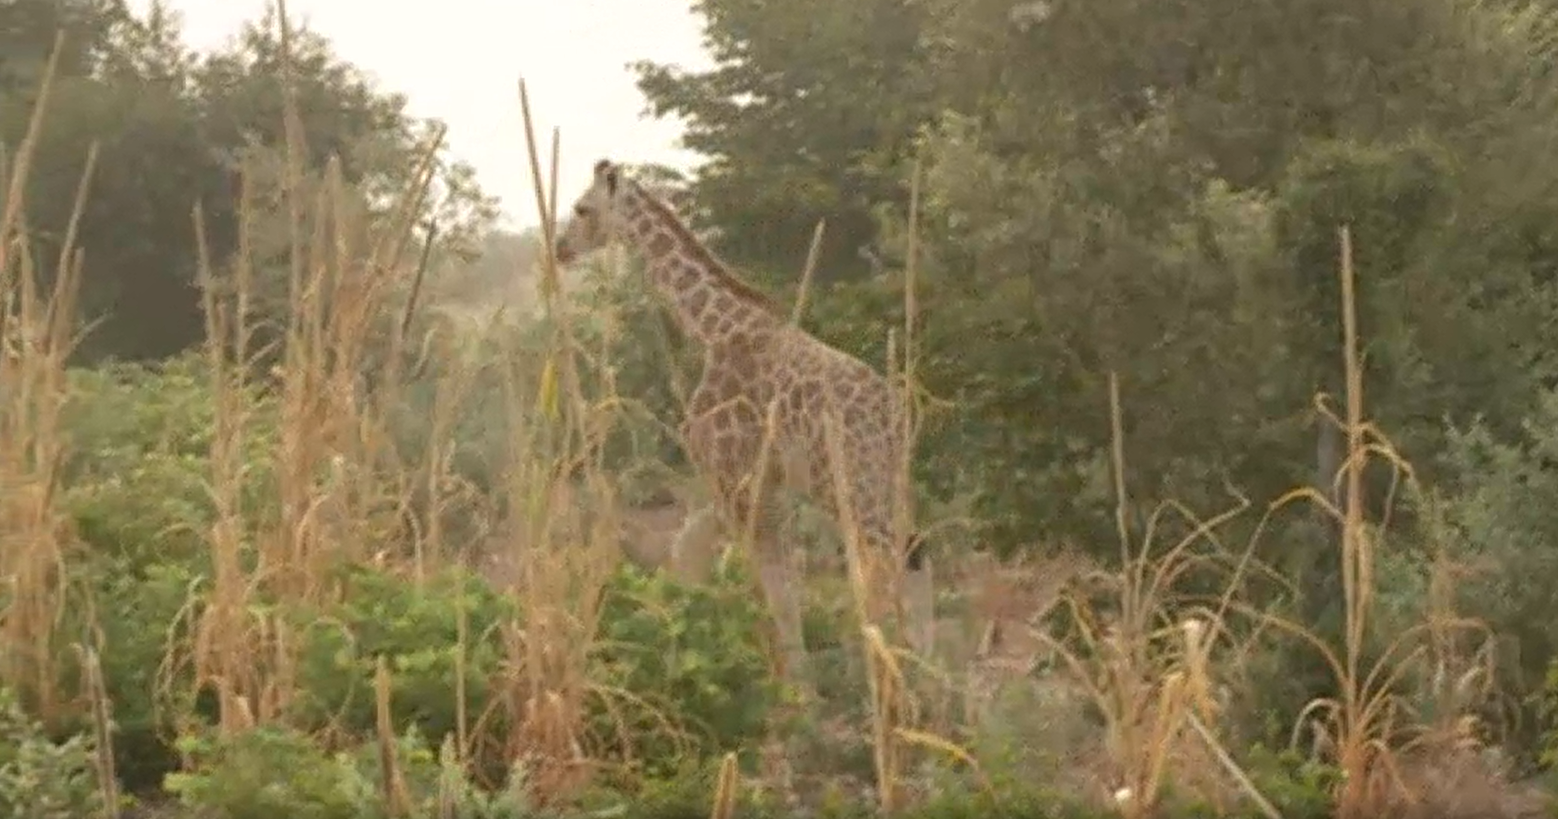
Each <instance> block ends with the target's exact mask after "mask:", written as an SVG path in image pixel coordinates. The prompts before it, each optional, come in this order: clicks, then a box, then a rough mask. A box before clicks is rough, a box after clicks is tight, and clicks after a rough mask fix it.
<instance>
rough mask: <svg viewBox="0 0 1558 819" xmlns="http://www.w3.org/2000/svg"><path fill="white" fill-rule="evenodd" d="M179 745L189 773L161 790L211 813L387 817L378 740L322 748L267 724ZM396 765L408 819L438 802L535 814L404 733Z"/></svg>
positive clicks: (487, 817)
mask: <svg viewBox="0 0 1558 819" xmlns="http://www.w3.org/2000/svg"><path fill="white" fill-rule="evenodd" d="M182 745H183V750H184V752H185V753H187V754H189V755H191V756H192V757H193V758H194V760H195V763H194V766H193V769H192V770H190V771H189V772H185V773H178V774H172V775H170V776H169V777H168V782H167V789H168V791H169V792H171V793H174V794H177V795H178V797H179V801H180V802H181V803H182V804H183V805H185V806H186V807H189V808H192V809H195V810H197V811H199V814H200V815H202V816H211V817H213V819H262V818H263V819H268V818H269V817H274V816H294V817H301V818H302V819H379V818H380V817H387V816H389V815H391V814H390V813H389V812H388V809H387V807H386V806H385V804H384V800H383V798H382V794H383V793H384V785H383V779H384V777H383V765H382V762H381V756H380V749H379V747H378V745H377V744H374V743H368V744H364V745H361V746H358V747H356V748H353V749H350V750H348V751H343V752H340V753H334V754H332V753H327V752H326V751H324V750H322V749H321V748H320V746H319V744H318V743H317V742H315V741H314V740H313V739H311V738H310V737H308V736H306V735H304V734H300V733H295V732H292V731H285V730H279V729H272V728H257V729H254V730H251V731H247V732H244V733H241V734H238V735H236V736H231V737H225V738H223V737H219V736H215V735H209V736H205V735H202V736H190V737H186V738H185V739H184V740H183V742H182ZM395 755H396V763H397V766H398V768H399V770H400V772H401V776H402V781H403V783H404V784H405V787H406V796H407V797H408V807H409V809H410V816H412V817H419V818H420V817H428V818H429V819H431V817H435V816H441V815H445V814H442V813H440V812H439V806H440V804H446V805H449V806H450V807H452V808H453V809H454V810H455V811H456V812H457V815H459V816H466V817H471V819H520V817H526V816H532V815H534V814H533V813H532V812H531V811H529V810H528V809H527V808H526V805H525V801H524V799H523V797H522V796H521V795H520V794H519V792H518V791H500V792H497V793H483V792H481V791H478V790H476V789H474V788H472V787H471V786H470V785H468V784H467V783H466V782H465V781H464V779H463V777H460V776H458V774H456V776H455V777H451V776H450V775H449V773H450V771H449V770H448V765H449V764H450V761H451V758H450V757H447V756H444V757H443V759H441V758H440V754H439V753H437V752H435V751H433V750H431V749H429V748H428V746H427V745H426V743H424V742H423V741H422V739H421V736H420V735H419V734H418V733H417V732H416V731H415V730H412V731H409V732H407V733H405V734H403V735H402V736H400V737H398V738H397V739H396V741H395Z"/></svg>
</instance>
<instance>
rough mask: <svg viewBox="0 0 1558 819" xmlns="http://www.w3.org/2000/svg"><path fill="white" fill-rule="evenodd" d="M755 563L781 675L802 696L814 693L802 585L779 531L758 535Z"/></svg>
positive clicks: (755, 543) (754, 546) (755, 547)
mask: <svg viewBox="0 0 1558 819" xmlns="http://www.w3.org/2000/svg"><path fill="white" fill-rule="evenodd" d="M752 551H753V557H754V558H755V560H754V561H753V562H754V563H756V564H757V579H758V584H759V585H760V586H761V587H762V589H763V597H764V598H765V602H766V603H767V604H768V612H769V616H770V617H771V618H772V619H773V623H774V631H775V633H776V636H777V639H778V643H779V645H778V649H779V656H780V658H781V660H782V661H783V663H784V667H783V669H781V671H782V675H783V676H784V677H785V678H787V679H788V680H790V681H791V683H792V684H794V685H796V686H798V687H799V688H800V689H801V693H802V695H803V696H805V695H809V694H811V693H812V691H811V688H812V687H811V674H810V671H809V669H808V667H807V666H808V664H807V658H806V641H805V637H804V636H803V633H802V622H803V621H802V606H801V592H802V589H801V586H800V584H799V583H797V582H796V580H797V572H796V570H795V564H794V562H793V561H792V560H790V554H789V552H788V551H787V550H786V549H785V548H784V544H783V543H782V542H781V541H780V539H779V537H778V533H777V532H773V531H770V532H763V533H759V534H758V536H757V538H756V539H755V540H754V542H753V544H752Z"/></svg>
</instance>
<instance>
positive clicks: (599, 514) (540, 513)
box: [483, 80, 631, 803]
mask: <svg viewBox="0 0 1558 819" xmlns="http://www.w3.org/2000/svg"><path fill="white" fill-rule="evenodd" d="M519 92H520V94H519V95H520V107H521V113H522V114H523V118H524V124H525V140H526V148H527V151H528V157H529V163H530V170H531V178H532V180H533V183H534V191H535V197H536V206H537V211H538V213H539V215H540V217H541V222H542V235H543V237H544V242H545V245H546V250H545V252H544V254H543V255H542V257H541V263H542V280H541V287H542V294H543V297H544V307H545V317H546V320H547V321H549V322H550V324H551V326H552V328H553V333H552V336H551V340H550V344H549V347H548V349H547V350H546V351H545V354H544V361H543V363H542V366H541V367H540V371H539V373H532V372H528V371H525V370H522V369H520V368H518V367H509V368H507V370H506V378H505V384H504V389H505V390H506V392H507V394H508V401H507V406H508V412H509V416H510V417H509V429H510V430H511V432H510V434H511V435H512V438H511V440H510V446H511V451H510V456H509V458H508V463H507V470H506V478H505V492H506V495H507V497H506V503H505V506H506V508H507V516H506V518H505V519H504V520H503V521H502V522H501V523H500V524H499V528H498V530H497V531H498V532H499V533H500V539H499V543H498V548H499V550H500V551H501V553H502V556H503V557H502V560H503V563H504V564H505V573H506V582H507V585H508V591H509V593H510V595H511V596H512V597H513V599H514V600H516V601H518V603H519V609H520V611H519V614H518V619H516V620H515V621H514V622H512V623H509V624H507V626H506V627H505V629H504V638H503V642H504V646H505V651H506V654H507V669H508V673H507V674H506V675H505V678H504V679H503V680H502V681H501V688H502V694H501V696H500V697H499V698H498V701H497V703H496V706H497V708H498V710H497V711H494V712H489V713H488V714H485V715H483V720H488V719H495V718H500V719H501V720H502V723H503V724H504V725H506V726H508V733H507V738H506V742H505V747H504V749H503V753H504V755H505V758H508V759H513V760H516V762H518V763H519V764H521V765H522V766H523V767H524V768H525V778H526V781H527V782H528V783H530V787H531V795H532V797H533V798H535V799H536V800H538V801H539V802H542V803H545V802H547V801H549V800H550V799H552V798H554V797H556V796H559V795H562V794H565V793H567V792H569V791H571V790H572V789H574V788H576V787H578V786H579V785H581V784H583V783H584V782H586V781H587V780H588V779H589V778H590V777H591V776H593V775H594V773H595V772H596V763H595V761H594V760H595V758H596V757H597V755H596V754H594V753H592V752H593V751H594V750H595V749H596V747H597V745H598V743H599V742H600V741H602V740H603V739H604V738H602V737H596V736H592V735H591V734H590V733H589V732H588V730H587V729H588V726H587V716H588V713H589V710H590V707H591V704H592V700H599V701H604V702H605V703H606V704H607V710H608V712H611V711H612V707H611V706H612V704H613V703H619V702H620V701H621V700H623V699H624V698H627V695H626V694H624V693H623V692H619V691H614V690H611V689H609V688H607V687H605V686H601V685H598V684H597V683H596V681H594V680H592V679H591V678H590V674H589V667H590V659H591V657H592V655H593V654H594V652H595V639H596V637H597V635H598V632H599V623H600V614H601V606H602V602H603V596H604V590H605V586H606V584H607V582H608V581H609V578H610V575H611V573H612V572H613V571H614V570H615V568H616V567H617V565H618V563H619V561H620V559H621V556H620V553H619V551H618V549H617V537H618V533H619V532H620V531H621V518H620V511H619V509H620V505H619V503H618V500H617V496H616V491H615V487H614V484H613V482H612V481H611V480H610V479H609V476H608V475H607V473H606V471H605V468H604V466H603V465H602V462H601V458H602V455H601V448H602V445H603V443H604V441H605V439H606V436H607V435H608V434H609V433H610V431H611V429H612V425H613V424H614V423H615V421H616V413H615V409H614V408H615V406H616V401H615V400H614V398H613V397H612V395H611V391H610V388H611V385H610V383H609V381H603V382H602V383H600V384H590V385H586V384H584V383H582V381H581V375H580V373H579V368H578V366H577V357H578V356H579V355H581V354H583V351H582V350H580V349H579V344H578V342H577V338H576V336H575V333H574V324H573V321H572V317H571V315H570V312H569V308H568V305H567V303H566V301H565V299H564V295H565V294H564V293H563V290H562V282H561V279H560V277H559V276H558V269H557V260H556V258H555V256H554V251H555V245H556V243H555V238H554V237H555V235H556V178H557V163H558V152H559V150H560V147H559V142H558V135H557V133H556V131H555V130H554V132H553V135H552V144H551V157H550V166H549V167H548V169H547V176H545V177H543V176H542V166H541V160H540V152H539V150H538V148H537V145H536V139H535V127H534V122H533V119H532V117H531V113H530V101H529V95H528V93H527V91H526V87H525V84H524V81H523V80H521V82H520V87H519ZM545 180H549V181H545ZM508 358H509V359H510V361H514V362H517V361H518V360H519V358H520V357H519V356H518V351H513V350H511V351H510V355H509V356H508ZM531 378H534V379H535V380H534V383H530V382H529V379H531ZM587 387H589V389H587ZM613 739H615V740H617V741H619V742H629V741H630V738H628V737H626V736H625V735H622V734H619V735H618V736H616V737H613ZM629 753H631V750H630V749H629Z"/></svg>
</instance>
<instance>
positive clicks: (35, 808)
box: [0, 687, 103, 819]
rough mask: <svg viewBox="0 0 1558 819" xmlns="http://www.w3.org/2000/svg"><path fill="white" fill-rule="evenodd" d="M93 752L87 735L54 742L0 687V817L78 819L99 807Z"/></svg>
mask: <svg viewBox="0 0 1558 819" xmlns="http://www.w3.org/2000/svg"><path fill="white" fill-rule="evenodd" d="M95 753H96V750H95V748H94V743H93V742H92V740H91V738H90V737H88V736H86V735H77V736H72V737H70V738H68V739H66V740H65V741H64V742H62V743H55V742H53V741H52V740H51V739H50V738H49V736H48V735H47V734H45V733H44V730H43V726H42V725H41V724H40V723H38V722H35V721H33V720H32V719H31V718H29V717H28V716H27V715H26V714H25V713H24V712H23V711H22V709H21V706H20V705H19V704H18V703H17V701H16V699H15V697H14V696H13V695H12V693H11V691H10V689H8V688H3V687H0V817H3V819H77V817H81V816H91V815H94V814H95V813H97V812H98V811H101V810H102V804H103V800H102V793H101V791H99V789H98V784H97V775H96V771H95V769H94V767H93V764H94V763H93V757H94V754H95Z"/></svg>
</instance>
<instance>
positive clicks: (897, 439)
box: [694, 326, 904, 540]
mask: <svg viewBox="0 0 1558 819" xmlns="http://www.w3.org/2000/svg"><path fill="white" fill-rule="evenodd" d="M699 392H700V394H699V395H698V396H696V397H695V401H694V403H695V404H701V405H702V406H701V407H698V408H695V409H694V411H700V410H701V411H704V412H707V411H710V410H711V409H712V408H714V407H716V406H721V405H722V406H724V407H726V408H728V410H727V411H728V412H730V413H731V417H737V416H739V417H740V418H742V419H744V420H742V421H740V422H733V424H732V425H733V426H734V425H739V426H744V427H748V428H749V429H750V431H749V433H748V434H747V435H746V436H745V437H746V438H747V441H746V445H745V446H743V447H742V448H743V449H744V450H745V453H744V456H743V457H741V458H740V460H743V461H746V462H748V467H747V468H749V469H751V468H755V463H752V461H754V460H755V458H756V454H755V453H756V452H757V447H756V446H755V444H757V443H760V439H761V437H762V436H765V435H767V436H769V437H770V440H771V443H770V455H769V461H768V463H769V464H770V466H771V468H772V469H773V470H774V471H776V472H778V473H779V475H776V476H775V477H778V478H780V479H781V480H782V481H783V482H784V484H785V485H786V486H787V487H789V488H791V489H793V490H798V491H799V492H800V493H801V494H804V495H807V496H809V497H811V498H812V499H813V500H814V501H815V502H817V503H820V504H822V505H823V506H825V507H827V508H828V509H830V510H831V511H832V512H833V513H834V514H835V515H837V514H838V513H840V512H841V511H842V510H840V509H839V508H838V505H837V504H838V491H837V487H836V485H835V481H834V475H835V472H834V469H835V465H834V464H833V462H832V459H831V457H830V455H831V452H830V448H829V444H828V439H827V435H828V431H827V426H826V425H827V424H828V423H829V422H828V419H829V418H832V419H833V423H834V424H836V426H835V428H834V434H835V435H836V436H837V437H836V444H837V446H838V449H839V453H840V455H841V456H842V464H840V466H841V470H840V471H841V472H842V474H843V475H844V476H845V477H847V478H848V480H849V501H850V506H851V507H852V511H853V512H854V515H855V518H856V520H857V522H858V525H859V526H860V527H861V529H862V532H863V533H864V534H865V535H866V536H867V537H869V538H871V539H872V540H887V539H891V535H890V534H889V533H890V532H891V531H892V527H893V525H894V523H893V522H894V517H893V510H894V506H893V504H894V503H895V502H896V501H897V499H898V498H899V497H900V491H901V487H900V485H899V484H900V483H901V471H902V464H903V460H902V459H903V453H904V449H903V447H904V442H903V437H904V436H903V421H902V409H901V406H900V403H899V401H898V399H897V397H896V396H895V394H894V392H895V391H894V390H893V388H892V386H891V383H890V382H889V381H888V379H887V378H885V377H884V376H883V375H882V374H881V373H879V372H877V371H876V370H874V369H872V368H871V367H870V366H869V365H867V364H866V363H865V362H863V361H861V360H859V359H857V358H855V357H853V356H850V355H848V354H847V353H844V352H842V351H840V350H837V349H835V348H833V347H830V346H828V345H827V344H825V343H823V342H822V341H820V340H818V339H817V338H815V337H813V336H811V335H810V334H808V333H806V332H804V331H802V330H800V329H798V328H794V327H789V326H785V327H782V328H778V329H775V330H772V331H769V332H764V333H754V334H743V335H737V336H734V337H731V338H729V339H727V343H725V344H721V345H718V346H717V347H712V348H710V349H709V351H708V354H707V358H706V364H705V372H704V378H703V382H702V386H701V387H700V390H699ZM770 406H772V407H773V409H774V412H775V413H776V414H775V416H774V418H773V420H774V426H773V430H772V432H768V431H767V424H766V419H767V413H768V412H769V407H770ZM754 437H755V438H757V439H758V440H756V441H754V440H753V438H754ZM734 443H735V442H734V441H732V444H734Z"/></svg>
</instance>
